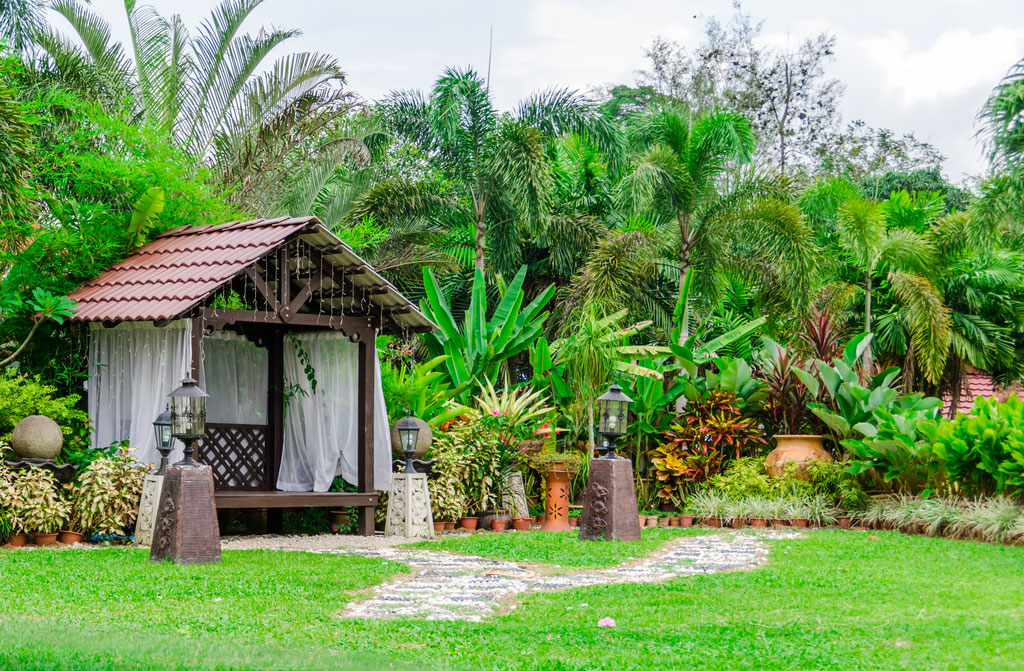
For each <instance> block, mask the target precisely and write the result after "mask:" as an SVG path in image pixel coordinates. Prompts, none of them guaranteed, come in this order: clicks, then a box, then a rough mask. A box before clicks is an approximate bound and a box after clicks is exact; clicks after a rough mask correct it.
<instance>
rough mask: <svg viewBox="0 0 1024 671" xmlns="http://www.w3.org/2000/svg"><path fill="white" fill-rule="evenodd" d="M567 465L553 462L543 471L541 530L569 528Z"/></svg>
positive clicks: (563, 529)
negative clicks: (545, 483) (542, 516)
mask: <svg viewBox="0 0 1024 671" xmlns="http://www.w3.org/2000/svg"><path fill="white" fill-rule="evenodd" d="M570 475H571V474H570V472H569V467H568V465H567V464H565V463H559V462H555V463H552V464H550V465H549V466H548V468H547V470H546V471H545V472H544V480H545V481H546V482H547V487H546V488H545V490H544V515H545V518H544V526H542V527H541V528H540V530H541V531H568V530H569V528H570V527H569V477H570Z"/></svg>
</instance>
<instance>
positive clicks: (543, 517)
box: [534, 515, 548, 526]
mask: <svg viewBox="0 0 1024 671" xmlns="http://www.w3.org/2000/svg"><path fill="white" fill-rule="evenodd" d="M534 519H535V520H536V521H537V525H538V526H544V523H545V522H546V521H547V519H548V516H547V515H537V517H535V518H534Z"/></svg>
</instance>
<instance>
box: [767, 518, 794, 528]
mask: <svg viewBox="0 0 1024 671" xmlns="http://www.w3.org/2000/svg"><path fill="white" fill-rule="evenodd" d="M768 523H769V525H770V526H771V528H772V529H788V528H789V520H780V519H772V520H768Z"/></svg>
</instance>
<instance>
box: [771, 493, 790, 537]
mask: <svg viewBox="0 0 1024 671" xmlns="http://www.w3.org/2000/svg"><path fill="white" fill-rule="evenodd" d="M768 524H769V525H770V526H771V527H772V528H773V529H785V528H787V527H788V526H789V501H787V500H786V499H785V498H783V497H781V496H780V497H777V498H774V499H770V500H769V501H768Z"/></svg>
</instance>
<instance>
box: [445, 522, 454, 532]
mask: <svg viewBox="0 0 1024 671" xmlns="http://www.w3.org/2000/svg"><path fill="white" fill-rule="evenodd" d="M444 530H445V531H455V522H445V523H444Z"/></svg>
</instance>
